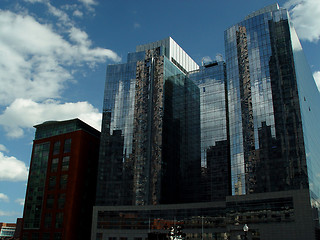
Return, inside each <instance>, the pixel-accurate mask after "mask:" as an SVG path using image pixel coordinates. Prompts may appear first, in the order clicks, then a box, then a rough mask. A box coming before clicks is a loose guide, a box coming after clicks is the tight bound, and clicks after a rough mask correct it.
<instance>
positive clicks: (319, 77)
mask: <svg viewBox="0 0 320 240" xmlns="http://www.w3.org/2000/svg"><path fill="white" fill-rule="evenodd" d="M313 78H314V81H315V82H316V84H317V87H318V91H319V92H320V71H318V72H314V73H313Z"/></svg>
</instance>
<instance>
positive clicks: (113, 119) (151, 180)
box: [96, 38, 201, 206]
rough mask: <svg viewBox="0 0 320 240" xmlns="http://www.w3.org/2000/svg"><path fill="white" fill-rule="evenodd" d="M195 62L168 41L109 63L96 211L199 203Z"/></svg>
mask: <svg viewBox="0 0 320 240" xmlns="http://www.w3.org/2000/svg"><path fill="white" fill-rule="evenodd" d="M197 68H198V65H196V64H195V62H194V61H193V60H192V59H191V58H190V57H189V56H188V55H187V54H186V53H185V52H184V51H183V50H182V49H181V48H180V47H179V45H178V44H177V43H175V42H174V41H173V40H172V39H171V38H167V39H164V40H162V41H158V42H154V43H151V44H146V45H142V46H138V47H137V52H135V53H129V54H128V62H127V63H125V64H116V65H109V66H108V68H107V80H106V87H105V99H104V110H103V120H102V135H101V144H100V157H99V171H98V184H97V200H96V205H98V206H109V205H150V204H160V203H178V202H195V201H197V200H196V199H195V198H196V197H197V195H196V194H194V192H196V191H198V185H199V183H200V168H201V165H200V115H199V111H200V109H199V104H200V102H199V101H200V98H199V88H198V87H197V85H196V84H194V83H193V82H192V81H191V80H189V79H188V78H187V76H186V74H185V73H186V72H188V71H190V70H195V69H197Z"/></svg>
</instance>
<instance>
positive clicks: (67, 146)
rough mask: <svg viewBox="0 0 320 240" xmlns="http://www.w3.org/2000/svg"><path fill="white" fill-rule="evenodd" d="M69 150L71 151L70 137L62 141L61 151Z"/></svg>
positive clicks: (67, 151) (66, 151)
mask: <svg viewBox="0 0 320 240" xmlns="http://www.w3.org/2000/svg"><path fill="white" fill-rule="evenodd" d="M70 151H71V139H70V138H69V139H66V140H65V141H64V147H63V152H64V153H69V152H70Z"/></svg>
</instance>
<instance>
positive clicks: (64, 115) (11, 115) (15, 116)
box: [0, 99, 102, 138]
mask: <svg viewBox="0 0 320 240" xmlns="http://www.w3.org/2000/svg"><path fill="white" fill-rule="evenodd" d="M21 116H23V117H21ZM72 118H79V119H81V120H82V121H84V122H86V123H88V124H89V125H91V126H92V127H94V128H96V129H100V127H101V118H102V114H101V113H100V112H99V110H98V109H96V108H94V107H93V106H92V105H91V104H89V103H88V102H77V103H60V102H58V101H55V100H47V101H45V102H43V103H37V102H34V101H32V100H31V99H16V100H15V101H14V102H13V103H12V104H11V105H10V106H8V107H7V108H6V109H5V111H4V112H3V114H2V115H0V125H2V126H3V127H4V129H5V131H6V132H7V136H9V137H12V138H19V137H22V136H23V134H24V129H26V128H32V126H34V125H35V124H40V123H43V122H45V121H48V120H67V119H72Z"/></svg>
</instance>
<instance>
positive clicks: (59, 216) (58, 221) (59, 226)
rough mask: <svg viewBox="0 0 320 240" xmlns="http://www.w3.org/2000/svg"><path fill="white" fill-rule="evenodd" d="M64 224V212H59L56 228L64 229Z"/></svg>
mask: <svg viewBox="0 0 320 240" xmlns="http://www.w3.org/2000/svg"><path fill="white" fill-rule="evenodd" d="M62 223H63V212H59V213H57V214H56V224H55V227H56V228H62Z"/></svg>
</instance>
